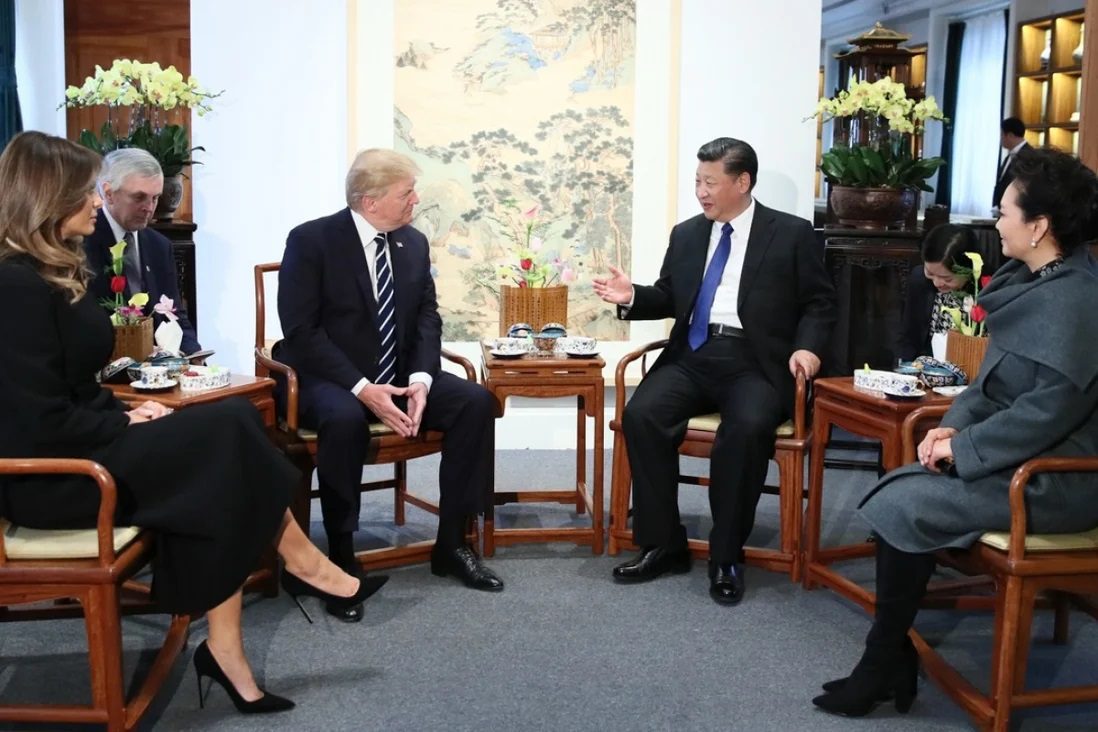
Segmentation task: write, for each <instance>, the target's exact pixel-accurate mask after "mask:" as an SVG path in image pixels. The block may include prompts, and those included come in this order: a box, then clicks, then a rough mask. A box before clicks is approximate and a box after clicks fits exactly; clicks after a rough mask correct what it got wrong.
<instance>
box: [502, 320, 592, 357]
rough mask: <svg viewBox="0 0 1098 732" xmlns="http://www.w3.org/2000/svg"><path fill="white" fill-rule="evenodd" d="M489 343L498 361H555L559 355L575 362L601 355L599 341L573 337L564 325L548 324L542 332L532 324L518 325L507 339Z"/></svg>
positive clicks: (510, 330)
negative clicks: (534, 357)
mask: <svg viewBox="0 0 1098 732" xmlns="http://www.w3.org/2000/svg"><path fill="white" fill-rule="evenodd" d="M489 343H490V344H491V345H492V347H491V349H490V351H489V352H490V353H491V354H492V355H493V356H495V357H496V358H521V357H523V356H541V357H552V356H553V355H554V354H555V353H557V352H561V353H564V354H565V355H567V356H570V357H572V358H593V357H594V356H596V355H598V340H597V339H595V338H591V337H589V336H569V335H568V332H567V331H566V330H565V328H564V326H563V325H561V324H560V323H546V324H545V325H544V326H542V328H541V330H539V331H535V330H534V328H533V326H531V325H530V324H529V323H515V324H513V325H512V326H511V327H510V328H508V329H507V336H506V337H505V338H496V339H495V340H494V341H490V342H489Z"/></svg>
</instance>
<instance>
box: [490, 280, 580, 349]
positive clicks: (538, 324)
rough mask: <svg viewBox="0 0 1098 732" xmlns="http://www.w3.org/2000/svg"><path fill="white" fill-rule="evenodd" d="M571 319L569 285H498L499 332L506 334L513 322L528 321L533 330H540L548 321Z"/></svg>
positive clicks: (564, 321) (536, 331) (559, 321)
mask: <svg viewBox="0 0 1098 732" xmlns="http://www.w3.org/2000/svg"><path fill="white" fill-rule="evenodd" d="M567 322H568V287H567V286H565V285H555V286H553V287H514V286H512V285H502V286H501V287H500V288H499V334H500V335H501V336H505V335H507V329H508V328H510V327H511V325H512V324H514V323H529V324H530V325H532V326H533V328H534V332H535V333H538V332H540V331H541V328H542V326H544V325H545V324H546V323H567Z"/></svg>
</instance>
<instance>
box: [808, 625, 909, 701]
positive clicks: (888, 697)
mask: <svg viewBox="0 0 1098 732" xmlns="http://www.w3.org/2000/svg"><path fill="white" fill-rule="evenodd" d="M904 657H905V658H906V659H907V662H908V663H909V664H911V665H912V666H914V667H915V670H916V672H918V668H919V652H918V651H916V650H915V644H914V643H912V642H911V638H909V637H905V638H904ZM848 680H850V677H849V676H844V677H842V678H841V679H832V680H831V681H825V682H824V683H823V684H822V687H821V688H823V690H824V691H838V690H839V689H841V688H843V686H844V685H845V684H846V682H847V681H848ZM878 701H882V702H886V701H892V689H886V690H885V691H883V692H882V693H881V696H880V698H879V699H878Z"/></svg>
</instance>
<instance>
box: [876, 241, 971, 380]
mask: <svg viewBox="0 0 1098 732" xmlns="http://www.w3.org/2000/svg"><path fill="white" fill-rule="evenodd" d="M979 251H980V249H979V246H978V242H977V241H976V235H975V234H974V233H973V232H972V230H971V229H967V228H965V227H964V226H957V225H956V224H941V225H939V226H935V227H934V228H933V229H931V230H930V231H929V232H928V233H927V235H926V237H925V238H924V239H923V243H922V245H921V247H920V253H921V254H922V258H923V266H922V267H915V268H914V269H912V270H911V274H910V275H908V280H907V296H906V297H905V298H904V314H903V324H902V327H901V329H900V335H899V339H898V341H897V343H896V355H897V356H898V357H899V358H901V359H902V360H904V361H910V360H911V359H913V358H915V357H916V356H931V355H933V350H932V346H931V340H932V338H933V337H934V334H935V333H944V332H946V331H948V330H949V329H950V328H952V327H953V325H952V324H953V321H952V320H950V317H949V315H947V314H946V313H944V312H942V307H951V308H960V307H961V305H962V303H963V302H964V296H965V288H968V285H969V281H970V278H969V276H968V275H966V274H960V273H958V272H957V271H956V270H955V268H957V267H964V268H971V267H972V262H970V261H969V259H968V257H966V256H965V252H979ZM968 289H971V288H968ZM970 294H971V293H970ZM975 377H976V375H975V374H969V378H975Z"/></svg>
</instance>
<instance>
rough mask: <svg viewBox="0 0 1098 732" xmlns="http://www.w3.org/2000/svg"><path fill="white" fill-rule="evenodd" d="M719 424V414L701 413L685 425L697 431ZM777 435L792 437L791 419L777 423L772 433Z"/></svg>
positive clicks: (711, 428)
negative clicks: (775, 429)
mask: <svg viewBox="0 0 1098 732" xmlns="http://www.w3.org/2000/svg"><path fill="white" fill-rule="evenodd" d="M720 426H721V415H719V414H716V413H714V414H703V415H701V416H700V417H694V419H692V420H690V422H689V423H688V424H687V425H686V428H687V429H691V430H698V431H699V432H716V431H717V428H718V427H720ZM774 434H775V435H777V436H778V437H792V436H793V420H788V421H785V422H782V423H781V424H780V425H778V429H777V431H776V432H775V433H774Z"/></svg>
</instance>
